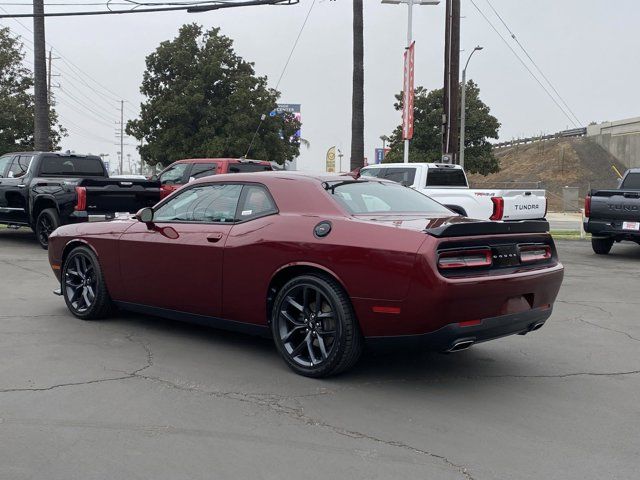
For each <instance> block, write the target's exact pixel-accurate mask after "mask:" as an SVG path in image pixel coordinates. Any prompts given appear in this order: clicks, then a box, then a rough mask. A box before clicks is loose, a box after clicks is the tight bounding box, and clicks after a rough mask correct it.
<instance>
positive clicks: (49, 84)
mask: <svg viewBox="0 0 640 480" xmlns="http://www.w3.org/2000/svg"><path fill="white" fill-rule="evenodd" d="M52 63H53V56H52V54H51V49H49V63H48V65H47V102H48V103H49V108H51V64H52Z"/></svg>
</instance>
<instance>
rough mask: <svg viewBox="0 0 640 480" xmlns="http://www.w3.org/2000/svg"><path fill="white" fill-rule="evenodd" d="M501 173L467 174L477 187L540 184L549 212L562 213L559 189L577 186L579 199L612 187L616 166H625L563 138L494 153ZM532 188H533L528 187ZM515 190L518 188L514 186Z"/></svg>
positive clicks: (589, 145) (590, 147) (598, 150)
mask: <svg viewBox="0 0 640 480" xmlns="http://www.w3.org/2000/svg"><path fill="white" fill-rule="evenodd" d="M495 153H496V156H497V157H498V159H499V160H500V166H501V170H500V172H498V173H495V174H493V175H488V176H486V177H484V176H482V175H477V174H476V175H470V176H469V179H470V181H471V185H472V186H474V187H478V188H498V187H500V188H506V186H505V185H503V184H501V183H500V182H513V181H515V182H541V184H540V188H544V189H546V190H547V192H548V195H547V196H548V198H549V209H550V210H552V211H562V209H563V202H562V189H563V187H565V186H569V187H578V189H579V198H583V197H584V195H586V193H587V191H588V190H589V189H590V188H615V187H616V185H617V183H616V179H617V177H616V174H615V173H614V172H613V170H612V169H611V165H615V166H616V167H617V168H618V169H619V170H620V171H624V170H625V167H624V165H622V164H621V163H620V162H619V161H618V160H616V159H615V157H613V156H612V155H611V154H610V153H609V152H607V151H606V150H604V149H603V148H602V147H600V146H599V145H597V144H595V143H593V142H591V141H590V140H588V139H587V138H584V137H583V138H566V139H557V140H549V141H546V142H536V143H531V144H528V145H519V146H516V147H509V148H502V149H499V150H496V151H495ZM527 187H528V188H532V185H527ZM514 188H519V187H518V185H517V184H516V185H514Z"/></svg>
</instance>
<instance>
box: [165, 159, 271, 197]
mask: <svg viewBox="0 0 640 480" xmlns="http://www.w3.org/2000/svg"><path fill="white" fill-rule="evenodd" d="M268 170H273V167H272V166H271V164H270V163H269V162H266V161H262V160H243V159H238V158H187V159H185V160H178V161H177V162H173V163H172V164H171V165H169V166H168V167H167V168H165V169H164V170H163V171H162V172H160V175H158V180H160V184H161V190H160V198H164V197H166V196H168V195H170V194H171V193H173V192H174V191H175V190H177V189H178V188H180V187H181V186H182V185H185V184H187V183H189V182H191V181H193V180H195V179H196V178H201V177H208V176H209V175H220V174H222V173H245V172H264V171H268Z"/></svg>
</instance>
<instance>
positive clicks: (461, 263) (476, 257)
mask: <svg viewBox="0 0 640 480" xmlns="http://www.w3.org/2000/svg"><path fill="white" fill-rule="evenodd" d="M489 266H491V249H489V248H482V249H474V250H450V251H446V252H441V253H440V255H439V256H438V267H439V268H441V269H443V270H450V269H453V268H479V267H489Z"/></svg>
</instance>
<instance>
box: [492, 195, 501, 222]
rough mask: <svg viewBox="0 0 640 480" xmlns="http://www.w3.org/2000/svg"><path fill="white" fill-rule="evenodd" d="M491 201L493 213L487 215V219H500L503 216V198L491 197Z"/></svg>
mask: <svg viewBox="0 0 640 480" xmlns="http://www.w3.org/2000/svg"><path fill="white" fill-rule="evenodd" d="M491 201H492V202H493V213H492V214H491V216H490V217H489V220H502V217H503V216H504V198H502V197H491Z"/></svg>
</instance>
